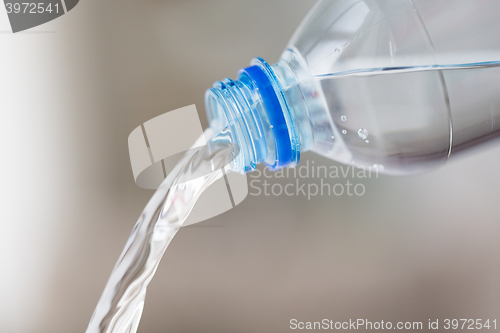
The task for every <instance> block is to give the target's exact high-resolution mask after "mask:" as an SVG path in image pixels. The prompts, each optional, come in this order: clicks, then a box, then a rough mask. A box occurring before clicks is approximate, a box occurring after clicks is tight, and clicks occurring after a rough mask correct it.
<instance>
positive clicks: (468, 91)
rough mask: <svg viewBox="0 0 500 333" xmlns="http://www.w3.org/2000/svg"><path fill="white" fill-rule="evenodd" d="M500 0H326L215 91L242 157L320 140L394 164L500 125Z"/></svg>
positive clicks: (446, 152)
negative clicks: (271, 51) (271, 50)
mask: <svg viewBox="0 0 500 333" xmlns="http://www.w3.org/2000/svg"><path fill="white" fill-rule="evenodd" d="M498 13H500V1H498V0H473V1H471V0H439V1H434V0H401V1H387V0H331V1H328V0H325V1H320V2H318V3H317V4H316V5H315V6H314V7H313V8H312V9H311V11H310V12H309V14H308V15H307V16H306V18H305V19H304V21H303V22H302V23H301V25H300V26H299V28H298V29H297V31H296V32H295V34H294V35H293V37H292V39H291V40H290V42H289V44H288V46H287V48H286V50H285V51H284V52H283V54H282V56H281V58H280V59H279V61H278V62H277V63H275V64H274V65H269V64H268V63H267V62H265V61H264V60H263V59H261V58H256V59H254V60H252V62H251V66H250V67H247V68H245V69H242V70H240V71H239V73H238V80H236V81H233V80H230V79H225V80H223V81H222V82H216V83H215V84H214V86H213V88H212V89H209V90H207V93H206V95H205V104H206V110H207V114H208V117H209V122H210V126H211V127H213V128H214V129H215V130H222V129H223V128H225V127H226V126H229V128H230V131H231V134H232V138H233V140H234V142H235V143H236V144H238V145H239V146H240V148H241V151H240V154H239V156H238V157H237V158H236V160H235V161H234V166H233V167H234V169H236V170H240V171H251V170H252V169H254V168H255V167H256V165H257V164H258V163H266V164H267V165H268V166H269V167H270V168H272V169H279V168H282V167H287V166H293V165H295V164H296V163H298V161H299V157H300V152H301V151H302V152H304V151H309V150H310V151H314V152H316V153H318V154H320V155H323V156H326V157H328V158H330V159H332V160H336V161H339V162H342V163H346V164H352V165H356V166H364V167H373V166H376V167H377V168H379V170H380V171H383V172H385V173H389V174H408V173H413V172H420V171H424V170H427V169H430V168H433V167H435V166H437V165H441V164H443V163H444V162H445V161H446V160H447V159H448V158H449V157H450V156H455V155H456V154H457V153H458V152H460V151H463V150H465V149H467V148H470V147H472V146H475V145H476V144H478V143H481V142H485V141H488V140H490V139H492V138H495V137H498V136H500V84H498V82H499V79H500V20H499V19H498Z"/></svg>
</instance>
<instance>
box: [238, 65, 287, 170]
mask: <svg viewBox="0 0 500 333" xmlns="http://www.w3.org/2000/svg"><path fill="white" fill-rule="evenodd" d="M241 73H246V74H247V75H248V76H249V77H250V78H251V79H252V81H253V82H254V84H255V85H256V86H257V88H258V89H259V93H260V96H261V97H262V101H263V103H264V107H265V108H266V112H267V116H268V117H269V122H270V123H271V126H272V131H273V134H274V139H275V142H276V163H275V164H274V165H269V166H270V167H271V168H273V169H279V168H282V167H285V166H288V165H289V164H290V163H292V155H293V152H292V143H291V140H290V133H289V131H288V126H287V124H286V120H285V116H284V114H283V109H282V108H281V104H280V101H279V99H278V97H277V96H276V92H275V91H274V88H273V85H272V83H271V81H270V80H269V78H268V77H267V75H266V74H265V73H264V71H263V70H262V69H261V68H260V67H259V66H250V67H247V68H244V69H242V70H240V75H241Z"/></svg>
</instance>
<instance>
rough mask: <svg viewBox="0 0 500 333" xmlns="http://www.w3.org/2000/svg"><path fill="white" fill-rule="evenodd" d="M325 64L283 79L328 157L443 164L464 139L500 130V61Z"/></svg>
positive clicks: (394, 167)
mask: <svg viewBox="0 0 500 333" xmlns="http://www.w3.org/2000/svg"><path fill="white" fill-rule="evenodd" d="M354 65H355V64H353V66H354ZM325 66H326V67H325V68H319V67H321V66H319V67H318V68H316V69H315V71H316V74H315V73H312V75H310V76H308V77H303V78H301V79H299V80H298V81H294V80H293V79H292V80H290V81H288V82H282V83H283V91H284V93H285V95H286V96H287V98H288V99H289V100H290V101H292V102H291V103H290V105H292V107H294V108H296V110H294V112H295V114H296V115H299V117H302V118H301V119H300V120H299V126H303V124H306V126H308V124H311V125H310V126H311V129H306V130H304V131H303V133H305V134H304V135H302V137H305V138H307V137H308V135H307V133H314V135H313V136H311V138H312V139H311V142H307V143H306V145H305V146H309V147H310V148H308V149H310V150H312V151H314V152H316V153H318V154H321V155H323V156H326V157H328V158H330V159H333V160H336V161H338V162H341V163H344V164H351V165H355V166H364V167H370V166H372V165H374V164H377V165H383V166H384V168H385V173H389V174H409V173H413V172H421V171H425V170H427V169H432V168H434V167H435V166H436V165H439V164H443V163H444V162H445V161H446V160H447V159H448V158H449V156H450V154H451V153H452V151H454V152H457V151H459V150H460V146H461V145H462V144H464V143H466V144H469V142H470V141H471V140H474V139H475V138H476V137H478V138H480V137H483V136H485V135H487V134H488V131H496V132H498V125H495V121H496V123H497V124H498V120H500V119H496V118H498V117H499V116H500V112H499V110H500V98H499V97H498V96H499V90H498V84H497V81H498V77H500V61H492V62H482V63H469V64H448V65H428V66H427V65H426V66H409V67H380V68H361V69H354V70H347V71H343V72H336V73H329V74H320V73H328V68H327V67H328V66H327V65H326V64H325ZM354 68H355V67H354ZM285 81H286V80H285ZM301 109H307V115H306V116H300V115H302V114H305V112H303V111H301ZM454 134H455V137H454ZM301 144H302V142H301ZM302 148H303V147H301V149H302Z"/></svg>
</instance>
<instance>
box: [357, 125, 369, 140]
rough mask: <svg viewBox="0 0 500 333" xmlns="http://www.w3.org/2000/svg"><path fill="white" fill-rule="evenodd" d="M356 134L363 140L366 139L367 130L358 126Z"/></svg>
mask: <svg viewBox="0 0 500 333" xmlns="http://www.w3.org/2000/svg"><path fill="white" fill-rule="evenodd" d="M358 136H359V137H360V138H361V139H363V140H366V138H367V137H368V131H367V130H366V129H364V128H360V129H359V131H358Z"/></svg>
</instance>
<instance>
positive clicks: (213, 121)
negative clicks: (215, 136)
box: [205, 58, 300, 172]
mask: <svg viewBox="0 0 500 333" xmlns="http://www.w3.org/2000/svg"><path fill="white" fill-rule="evenodd" d="M205 108H206V112H207V115H208V120H209V124H210V127H212V128H213V129H214V131H222V130H223V129H224V128H229V130H230V132H231V138H232V140H233V143H234V144H236V145H238V146H239V148H240V153H239V155H238V156H237V157H236V159H235V160H234V162H233V163H234V164H233V169H234V170H235V171H239V172H249V171H252V170H254V169H255V168H256V167H257V164H259V163H264V164H266V165H267V166H268V167H269V168H270V169H272V170H278V169H281V168H284V167H289V166H295V165H296V164H297V163H298V162H299V158H300V142H299V141H300V140H299V135H298V132H297V124H295V120H294V117H293V115H292V114H291V109H290V106H289V103H288V101H287V99H286V97H285V94H284V91H283V89H282V87H281V85H280V80H279V78H278V77H277V76H276V73H275V72H274V71H273V69H272V68H271V66H269V64H267V63H266V62H265V61H264V60H263V59H261V58H255V59H253V60H252V63H251V66H250V67H247V68H244V69H241V70H240V71H239V72H238V79H237V80H236V81H233V80H231V79H224V80H223V81H218V82H215V83H214V85H213V88H211V89H208V90H207V92H206V93H205Z"/></svg>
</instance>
